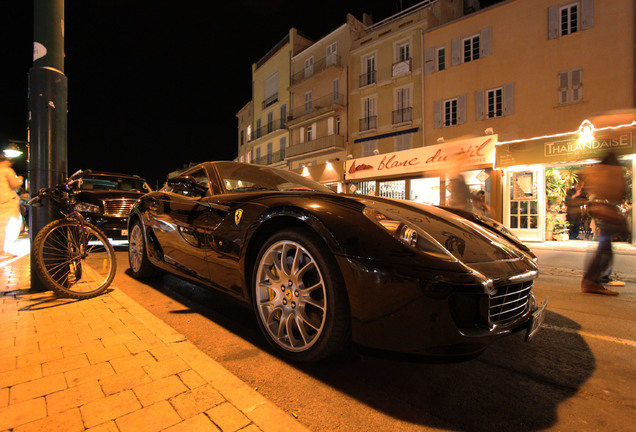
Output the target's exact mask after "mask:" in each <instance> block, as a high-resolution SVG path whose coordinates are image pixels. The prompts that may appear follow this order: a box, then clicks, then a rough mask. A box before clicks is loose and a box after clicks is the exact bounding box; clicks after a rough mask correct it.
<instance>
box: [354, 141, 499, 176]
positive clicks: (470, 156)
mask: <svg viewBox="0 0 636 432" xmlns="http://www.w3.org/2000/svg"><path fill="white" fill-rule="evenodd" d="M496 142H497V135H489V136H485V137H479V138H471V139H467V140H461V141H457V142H453V141H451V142H448V143H444V144H436V145H432V146H427V147H418V148H415V149H410V150H402V151H399V152H392V153H386V154H381V155H376V156H369V157H364V158H358V159H351V160H347V161H346V163H345V179H346V180H360V179H365V178H374V177H381V176H382V177H384V176H391V175H402V174H409V173H417V172H423V171H429V170H444V169H448V168H456V167H457V165H458V164H459V165H461V166H463V167H469V166H478V165H483V164H492V163H493V161H494V154H495V143H496Z"/></svg>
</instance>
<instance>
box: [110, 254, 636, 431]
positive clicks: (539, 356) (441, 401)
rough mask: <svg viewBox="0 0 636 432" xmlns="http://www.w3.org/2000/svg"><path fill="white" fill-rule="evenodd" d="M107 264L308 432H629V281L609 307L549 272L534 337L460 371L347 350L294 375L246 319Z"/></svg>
mask: <svg viewBox="0 0 636 432" xmlns="http://www.w3.org/2000/svg"><path fill="white" fill-rule="evenodd" d="M559 256H562V254H559ZM117 259H118V275H117V277H116V279H115V283H114V285H115V286H116V288H117V289H121V290H122V291H124V292H125V293H126V294H128V295H129V296H131V297H132V298H134V299H135V300H136V301H137V302H138V303H140V304H141V305H143V306H144V307H145V308H146V309H148V310H149V311H150V312H152V313H153V314H155V315H156V316H158V317H159V318H161V319H162V320H164V321H165V322H166V323H168V324H169V325H171V326H172V327H173V328H175V329H176V330H177V331H179V332H181V333H182V334H184V335H185V336H186V337H187V338H188V339H189V340H190V341H192V342H193V343H194V344H195V345H196V346H197V347H198V348H199V349H201V350H202V351H203V352H205V353H207V354H208V355H209V356H210V357H212V358H213V359H215V360H216V361H218V362H219V363H220V364H222V365H223V366H224V367H225V368H227V369H228V370H229V371H231V372H232V373H233V374H235V375H236V376H238V377H239V378H241V379H242V380H243V381H245V382H246V383H248V384H249V385H250V386H252V387H253V388H256V389H257V390H258V391H259V392H260V393H261V394H263V395H264V396H265V397H266V398H268V399H269V400H271V401H272V402H273V403H275V404H276V405H278V406H279V407H280V408H282V409H284V410H285V411H287V412H289V413H292V414H293V415H295V416H297V417H298V419H299V420H300V421H301V422H302V423H303V424H304V425H306V426H307V427H308V428H309V429H311V430H312V431H315V432H322V431H387V432H389V431H390V432H398V431H429V430H445V431H515V432H520V431H539V430H549V431H570V430H572V431H574V430H576V431H582V430H587V431H632V430H634V424H636V393H635V392H634V389H635V388H636V367H635V366H636V360H635V358H636V283H634V282H628V284H627V286H626V287H624V288H623V289H622V290H621V295H620V296H618V297H603V296H597V295H593V294H582V293H581V292H580V290H579V282H580V271H578V270H577V269H576V265H574V266H573V268H570V269H568V268H567V267H566V266H564V265H561V266H559V265H554V266H552V267H551V268H549V269H548V270H547V271H546V270H544V271H543V273H542V275H541V276H540V278H539V280H538V281H537V282H536V284H535V293H536V294H537V297H538V298H539V299H540V300H542V299H543V298H545V297H546V296H549V306H548V313H547V316H546V320H545V326H544V328H542V329H541V330H540V331H539V332H538V333H537V335H536V337H535V338H534V339H533V340H532V341H530V342H528V343H525V342H524V341H523V335H521V334H519V335H513V336H511V337H508V338H504V339H502V340H500V341H498V342H496V343H495V344H493V345H492V346H491V347H489V349H488V350H487V351H486V352H485V353H484V354H482V355H481V356H480V357H478V358H477V359H474V360H471V361H467V362H461V363H450V364H434V363H433V364H431V363H422V362H409V361H404V360H402V359H398V358H391V357H388V358H385V357H378V356H370V355H363V354H360V353H358V352H356V351H355V350H352V351H351V352H350V353H347V354H345V355H343V356H341V357H339V358H336V359H332V360H330V361H327V362H323V363H319V364H312V365H296V364H290V363H288V362H286V361H283V360H281V359H279V358H277V357H276V356H275V355H273V354H272V352H271V351H270V350H269V348H268V345H267V343H266V342H265V340H264V338H263V336H262V335H261V334H260V331H259V329H258V325H257V323H256V321H255V318H254V317H253V315H252V313H251V310H249V309H245V308H243V307H242V306H239V305H237V304H235V303H234V302H233V301H232V300H228V299H227V298H225V297H223V296H221V295H219V294H216V293H214V292H211V291H208V290H205V289H202V288H200V287H197V286H195V285H192V284H189V283H186V282H182V281H180V280H179V279H177V278H175V277H172V276H169V275H165V276H162V277H160V278H158V279H155V280H153V281H152V282H150V283H140V282H138V281H135V280H134V279H132V278H131V277H130V276H129V275H128V274H127V269H128V262H127V254H126V253H125V252H118V253H117ZM575 259H578V260H580V259H581V257H580V256H579V257H577V258H575ZM631 259H636V257H631ZM548 261H550V262H551V263H552V264H554V263H555V261H554V259H549V260H548ZM570 261H572V262H573V259H570ZM540 262H541V261H540ZM628 262H629V261H628ZM396 337H399V335H396Z"/></svg>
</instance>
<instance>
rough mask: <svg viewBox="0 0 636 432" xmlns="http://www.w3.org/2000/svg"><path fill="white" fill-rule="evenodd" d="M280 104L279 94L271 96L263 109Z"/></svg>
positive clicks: (264, 102) (266, 100)
mask: <svg viewBox="0 0 636 432" xmlns="http://www.w3.org/2000/svg"><path fill="white" fill-rule="evenodd" d="M276 102H278V93H276V94H273V95H271V96H270V97H268V98H267V99H265V100H264V101H263V109H265V108H267V107H268V106H270V105H273V104H275V103H276Z"/></svg>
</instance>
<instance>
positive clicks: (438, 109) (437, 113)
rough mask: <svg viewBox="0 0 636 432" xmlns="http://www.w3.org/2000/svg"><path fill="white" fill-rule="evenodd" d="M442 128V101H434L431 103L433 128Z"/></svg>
mask: <svg viewBox="0 0 636 432" xmlns="http://www.w3.org/2000/svg"><path fill="white" fill-rule="evenodd" d="M441 127H442V101H441V100H439V99H438V100H436V101H434V102H433V128H435V129H439V128H441Z"/></svg>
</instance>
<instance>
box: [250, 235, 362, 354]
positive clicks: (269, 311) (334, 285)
mask: <svg viewBox="0 0 636 432" xmlns="http://www.w3.org/2000/svg"><path fill="white" fill-rule="evenodd" d="M252 288H253V304H254V309H255V312H256V315H257V318H258V322H259V325H260V327H261V330H262V331H263V333H264V334H265V337H266V338H267V340H268V341H269V342H270V344H271V345H272V346H273V347H274V348H275V349H276V350H277V351H278V352H279V353H280V354H281V355H283V356H284V357H287V358H289V359H291V360H296V361H317V360H321V359H324V358H326V357H329V356H331V355H333V354H335V353H337V352H339V351H341V350H343V349H344V347H345V346H346V345H347V344H348V343H349V342H350V340H351V330H350V329H351V319H350V311H349V303H348V299H347V295H346V291H345V287H344V283H343V282H342V277H341V276H340V273H339V270H338V267H337V264H336V262H335V259H334V258H333V255H332V254H331V253H330V252H329V250H328V249H327V248H326V247H325V246H324V244H323V243H322V242H321V240H320V239H319V238H318V237H317V236H315V235H314V234H313V233H311V232H309V231H306V230H300V229H287V230H284V231H281V232H279V233H277V234H275V235H274V236H272V237H271V238H270V239H269V240H268V241H267V242H266V243H265V244H264V245H263V247H262V248H261V249H260V252H259V254H258V257H257V260H256V264H255V267H254V272H253V282H252Z"/></svg>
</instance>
